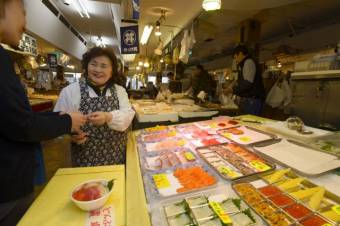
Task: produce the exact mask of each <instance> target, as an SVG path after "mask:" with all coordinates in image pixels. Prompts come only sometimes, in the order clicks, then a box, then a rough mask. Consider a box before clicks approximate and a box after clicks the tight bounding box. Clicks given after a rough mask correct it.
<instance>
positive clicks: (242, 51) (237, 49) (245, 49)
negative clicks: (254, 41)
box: [233, 44, 249, 56]
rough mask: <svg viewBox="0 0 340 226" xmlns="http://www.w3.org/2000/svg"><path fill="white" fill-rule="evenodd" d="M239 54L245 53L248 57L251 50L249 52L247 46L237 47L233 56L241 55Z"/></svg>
mask: <svg viewBox="0 0 340 226" xmlns="http://www.w3.org/2000/svg"><path fill="white" fill-rule="evenodd" d="M239 53H243V55H248V54H249V50H248V48H247V46H245V45H242V44H240V45H238V46H236V47H235V48H234V50H233V56H235V55H236V54H239Z"/></svg>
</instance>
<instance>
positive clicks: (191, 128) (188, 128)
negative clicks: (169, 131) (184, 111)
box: [175, 123, 202, 134]
mask: <svg viewBox="0 0 340 226" xmlns="http://www.w3.org/2000/svg"><path fill="white" fill-rule="evenodd" d="M175 128H176V130H177V131H178V132H180V133H183V134H186V133H193V132H196V131H202V130H201V129H200V128H198V127H197V126H195V124H193V123H188V124H181V125H178V126H175Z"/></svg>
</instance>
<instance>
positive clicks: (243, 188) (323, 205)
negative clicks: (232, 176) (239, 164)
mask: <svg viewBox="0 0 340 226" xmlns="http://www.w3.org/2000/svg"><path fill="white" fill-rule="evenodd" d="M232 187H233V189H234V190H235V191H236V193H237V194H239V195H240V196H241V198H242V199H243V200H244V201H245V202H246V203H247V204H248V205H250V207H251V208H253V209H254V210H255V212H257V213H258V214H259V215H260V216H261V217H262V218H263V219H264V220H266V221H267V223H268V224H270V225H291V224H292V222H299V223H297V225H313V226H314V225H324V224H325V225H327V226H331V225H335V224H336V223H339V222H340V215H339V210H340V205H339V204H340V197H338V196H336V195H335V194H333V193H331V192H329V191H327V190H326V189H325V188H324V187H321V186H317V185H315V184H314V183H312V182H310V181H309V180H307V179H306V178H301V177H299V176H298V175H296V174H295V173H294V172H292V171H291V170H290V169H280V170H277V171H274V172H271V173H267V174H266V175H257V176H253V177H247V178H241V179H240V180H238V181H237V182H234V183H233V185H232ZM337 211H338V212H337ZM276 220H279V221H278V222H280V224H279V223H278V222H276V223H275V221H276ZM281 223H282V224H281Z"/></svg>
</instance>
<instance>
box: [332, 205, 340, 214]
mask: <svg viewBox="0 0 340 226" xmlns="http://www.w3.org/2000/svg"><path fill="white" fill-rule="evenodd" d="M332 210H333V211H334V212H335V213H336V214H338V215H340V205H336V206H333V207H332Z"/></svg>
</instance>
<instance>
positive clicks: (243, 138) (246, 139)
mask: <svg viewBox="0 0 340 226" xmlns="http://www.w3.org/2000/svg"><path fill="white" fill-rule="evenodd" d="M240 141H242V142H249V141H251V138H250V137H240Z"/></svg>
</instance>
